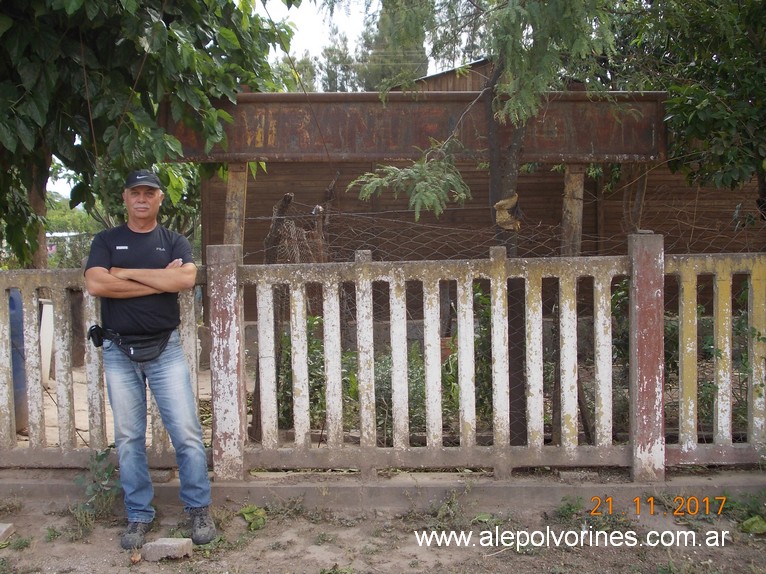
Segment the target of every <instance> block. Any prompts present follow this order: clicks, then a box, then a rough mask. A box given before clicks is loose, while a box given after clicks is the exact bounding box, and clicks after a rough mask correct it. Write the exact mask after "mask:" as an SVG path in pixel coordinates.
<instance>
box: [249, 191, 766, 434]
mask: <svg viewBox="0 0 766 574" xmlns="http://www.w3.org/2000/svg"><path fill="white" fill-rule="evenodd" d="M660 195H661V194H660ZM586 201H591V202H595V201H597V198H596V197H594V196H591V197H589V198H587V196H586ZM614 201H615V202H617V201H621V200H617V199H615V200H614ZM651 205H652V209H651V210H649V209H643V211H641V213H640V214H639V216H638V217H637V219H636V210H635V209H633V207H632V206H631V205H623V206H622V211H623V213H627V212H629V213H630V216H625V217H623V218H622V219H621V221H619V222H611V223H610V224H608V225H607V224H604V225H603V227H604V228H610V229H616V228H619V232H616V233H614V234H613V235H611V236H608V237H605V236H603V235H600V236H597V235H588V234H583V235H582V249H581V253H582V255H624V254H626V252H627V234H628V230H629V229H636V228H640V229H652V230H654V231H656V232H660V233H662V234H663V236H664V241H665V252H666V253H668V254H671V253H673V254H687V253H698V252H702V253H731V252H735V253H743V252H758V251H761V250H762V249H763V246H764V240H765V239H766V234H765V232H764V230H765V228H764V224H763V221H761V219H760V216H759V215H758V213H757V211H756V210H755V206H754V202H753V205H752V207H747V206H745V205H743V204H741V203H737V204H733V203H732V202H731V201H729V202H728V203H725V204H722V205H719V207H718V208H715V205H713V207H711V203H710V202H707V203H704V204H697V205H696V207H695V204H693V203H692V204H689V203H688V202H686V203H684V202H680V201H674V200H672V198H670V197H669V198H668V199H667V201H665V202H664V203H662V202H658V200H657V199H656V198H655V199H654V201H653V202H652V204H651ZM487 213H488V215H487V218H488V221H489V210H488V212H487ZM275 216H276V214H275ZM280 217H281V218H282V221H281V226H280V231H279V241H278V248H277V256H276V260H275V261H273V262H274V263H310V262H349V261H353V260H354V257H355V254H356V253H357V252H358V251H360V250H368V251H370V252H371V254H372V259H373V260H380V261H413V260H414V261H420V260H462V259H479V258H482V259H483V258H487V257H488V255H489V250H490V247H493V246H497V245H503V246H505V247H506V251H507V253H508V254H509V256H513V257H522V258H538V257H558V256H560V254H561V237H562V228H561V226H560V225H550V224H543V223H542V222H540V221H533V220H532V219H531V218H525V219H524V221H523V223H524V224H523V225H522V228H521V230H520V231H519V232H518V233H514V234H513V235H512V236H508V235H503V236H501V235H499V234H498V233H497V232H496V231H495V230H494V229H493V228H492V226H491V225H489V224H488V225H487V226H486V227H483V228H469V227H457V226H452V227H448V226H445V225H439V224H434V223H432V222H431V223H423V222H415V221H413V219H412V213H411V212H401V213H390V212H389V213H375V214H360V213H344V212H340V211H337V210H333V209H329V208H325V209H323V210H318V209H317V208H316V206H310V205H303V204H300V203H297V202H294V203H293V204H292V205H291V206H290V209H289V210H288V211H287V212H286V213H283V214H281V215H280ZM248 255H249V256H251V257H252V256H253V255H255V256H256V257H257V258H259V254H253V253H250V254H248ZM264 256H265V251H264ZM732 284H733V289H732V292H733V295H732V301H731V306H732V310H733V314H734V318H733V329H732V338H733V346H732V357H733V362H734V368H733V370H732V377H733V381H732V411H733V414H732V421H731V425H732V429H731V430H732V436H733V437H734V440H735V441H737V440H746V433H747V413H748V408H749V407H748V385H749V377H750V374H749V373H750V371H749V366H748V332H749V329H750V327H749V325H748V303H747V290H748V277H747V276H735V277H734V278H733V281H732ZM628 288H629V286H628V282H627V279H626V278H623V277H617V278H615V279H614V281H613V283H612V286H611V297H612V312H613V316H612V329H613V332H612V340H613V377H612V379H613V389H612V410H613V413H614V423H613V437H614V440H615V441H616V442H626V441H627V440H628V438H629V434H628V433H629V429H628V421H629V417H628V405H629V396H628V395H629V391H628V361H629V356H628V339H627V338H628V333H629V331H630V325H629V322H628V315H629V313H628V304H629V303H628ZM309 291H311V289H309ZM373 292H374V313H373V315H374V321H375V323H376V325H379V329H378V331H379V333H378V335H379V336H378V337H377V338H376V347H375V356H376V359H375V392H376V416H377V424H378V432H379V443H380V444H381V445H384V446H390V445H391V429H392V422H393V421H392V414H391V410H392V409H391V377H392V374H391V354H390V349H389V348H388V344H387V341H388V336H389V330H388V325H389V323H390V321H391V315H390V309H389V307H388V302H389V295H390V293H389V285H388V284H387V283H385V282H375V283H374V284H373ZM455 292H456V283H455V281H450V280H445V281H442V282H441V284H440V299H441V309H442V333H441V334H442V337H443V352H442V418H443V421H444V427H445V435H444V437H445V438H444V441H445V445H449V444H450V441H456V440H457V441H459V438H458V439H456V438H455V437H456V436H458V435H459V432H458V429H457V425H458V396H457V394H458V387H457V380H458V375H459V374H458V362H457V354H456V346H455V344H454V337H455V334H456V333H455V308H454V306H453V305H452V304H451V302H452V301H454V300H455ZM488 293H489V285H488V282H485V281H482V280H477V281H475V282H474V325H475V337H474V340H475V348H474V356H475V367H474V368H475V371H474V373H473V379H474V384H475V393H476V396H475V399H476V408H477V425H478V428H477V440H478V441H479V442H480V443H481V441H486V443H487V444H491V441H492V438H491V437H492V385H493V381H492V373H491V368H490V365H491V364H492V355H491V349H490V346H489V337H487V336H486V331H487V329H488V328H489V321H490V308H489V303H488ZM508 293H509V306H508V309H509V317H508V325H509V346H510V348H509V351H510V355H511V365H510V369H511V372H510V373H509V385H510V386H511V401H512V408H511V417H512V419H515V420H512V421H511V431H512V436H511V443H512V444H525V441H526V434H525V424H524V421H525V402H524V380H525V349H524V322H525V320H526V311H527V310H526V309H525V304H524V281H523V280H522V279H510V280H509V283H508ZM275 294H276V298H275V305H276V307H277V308H276V310H275V312H276V313H277V317H278V319H279V321H281V322H287V321H289V317H290V312H289V304H290V298H289V295H288V291H287V286H278V287H276V288H275ZM712 294H713V278H712V276H710V275H700V279H699V282H698V310H699V311H698V313H699V317H698V323H699V329H698V338H699V344H698V345H697V353H698V364H699V368H698V373H697V408H696V416H697V421H698V440H699V441H700V442H708V441H710V440H712V439H711V437H712V430H711V429H712V426H713V422H714V418H715V416H716V414H715V412H716V406H715V385H716V382H715V376H714V364H715V360H716V356H717V354H718V353H719V352H720V350H719V349H716V348H714V346H713V344H712V342H711V341H712V338H713V333H712V329H713V326H712V325H713V322H712V319H711V317H712V314H713V311H714V309H713V295H712ZM559 295H560V289H559V283H558V280H557V279H555V278H549V279H545V280H544V283H543V307H544V309H543V320H544V323H545V326H544V330H543V337H544V356H545V360H544V393H545V420H546V429H547V433H546V440H547V442H549V443H552V444H556V443H557V440H558V438H557V429H558V428H559V425H560V421H559V417H560V396H559V394H560V393H559V376H560V373H559V369H560V363H559V356H558V354H559V345H560V341H561V336H562V334H561V333H560V332H559V330H558V325H559V322H558V319H559V316H558V300H559ZM406 297H407V315H408V316H407V320H408V324H410V328H409V329H408V338H409V337H410V334H411V342H410V345H409V352H408V380H409V388H410V396H409V408H410V420H409V424H410V432H411V444H413V445H417V444H418V441H420V440H421V439H422V433H423V430H424V429H423V425H424V420H425V418H424V417H425V412H424V410H423V409H424V406H423V404H424V395H423V393H424V387H423V348H422V331H419V323H418V322H419V321H420V320H422V309H423V286H422V285H421V284H419V283H418V282H407V284H406ZM593 297H594V295H593V284H592V281H590V280H589V278H587V277H584V278H581V279H580V280H579V281H578V285H577V298H578V302H577V309H578V333H577V335H576V336H577V338H578V394H579V397H578V407H579V409H578V410H579V422H578V428H579V430H580V442H581V444H593V432H592V425H593V422H592V421H593V419H594V417H595V409H596V406H595V396H594V395H595V386H596V381H595V375H594V368H593V340H592V330H593V322H592V309H593ZM321 299H322V297H321V289H319V286H317V292H316V293H314V294H313V295H312V293H308V297H307V300H308V302H309V303H308V306H309V321H312V322H313V324H312V326H311V328H310V329H309V332H310V333H313V335H312V336H311V337H310V341H309V360H310V363H311V364H310V365H309V369H310V373H311V380H312V381H313V382H312V384H311V386H310V393H311V398H310V404H311V405H312V425H313V427H315V430H316V431H317V432H319V433H320V435H321V429H322V427H323V417H324V411H323V407H322V405H323V402H324V395H323V393H324V390H323V389H324V387H323V363H322V341H321V339H322V338H321V321H322V308H321ZM760 304H764V303H763V302H761V303H760ZM341 305H342V309H343V310H344V312H343V319H342V323H343V326H342V332H343V334H344V343H343V345H344V349H345V350H346V352H345V354H344V361H345V364H344V372H345V373H348V378H347V379H346V380H344V390H345V403H344V405H345V406H344V408H345V411H344V416H345V417H346V419H345V423H346V430H347V432H348V433H349V435H353V434H354V428H355V427H356V426H357V425H358V420H357V418H356V417H357V416H358V412H357V411H356V410H355V406H354V405H355V404H356V402H355V399H354V389H353V372H354V369H355V354H354V340H353V339H354V325H355V323H356V309H355V294H354V286H353V284H343V285H341ZM665 308H666V316H665V347H666V361H665V415H666V416H665V418H666V435H667V436H666V438H667V440H668V442H669V443H673V442H674V441H675V442H677V441H678V425H679V415H678V404H679V367H678V357H679V329H678V313H679V310H678V309H679V307H678V285H677V281H676V278H674V277H673V276H668V277H667V278H666V289H665ZM565 336H569V335H566V334H565ZM573 336H574V335H573ZM279 347H280V348H279V350H278V355H279V359H278V361H277V365H278V370H279V373H278V393H279V401H280V421H281V425H282V426H283V428H289V427H290V425H291V402H292V398H291V392H292V387H291V376H292V375H291V368H292V366H291V357H290V341H289V329H285V330H284V333H283V335H282V337H281V340H280V343H279ZM514 404H515V406H514Z"/></svg>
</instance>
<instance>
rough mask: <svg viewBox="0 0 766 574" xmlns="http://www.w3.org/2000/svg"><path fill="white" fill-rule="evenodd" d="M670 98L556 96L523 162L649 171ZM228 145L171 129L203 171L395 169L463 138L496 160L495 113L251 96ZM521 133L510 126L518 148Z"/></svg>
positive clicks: (434, 104) (475, 153) (429, 97)
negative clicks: (284, 166) (320, 166)
mask: <svg viewBox="0 0 766 574" xmlns="http://www.w3.org/2000/svg"><path fill="white" fill-rule="evenodd" d="M665 97H666V95H665V94H664V93H661V92H648V93H641V94H637V93H629V92H610V93H605V94H604V95H603V96H600V97H598V98H594V97H593V96H589V95H588V94H586V93H585V92H555V93H551V94H549V96H548V98H547V99H546V102H545V103H544V104H543V105H542V106H541V109H540V113H539V114H538V115H537V116H536V117H535V118H534V119H532V120H530V122H529V124H528V127H527V133H526V134H525V139H524V144H523V149H522V160H523V161H526V162H547V163H551V162H553V163H588V162H648V161H657V160H661V159H663V158H664V154H665V127H664V124H663V101H664V99H665ZM223 107H224V109H226V110H227V111H228V112H229V113H230V114H231V115H232V117H233V118H234V122H233V123H232V124H227V125H226V127H225V129H226V135H227V146H226V148H225V149H224V148H223V147H222V146H217V147H215V148H213V150H212V151H211V152H210V153H209V154H205V153H204V146H203V143H202V140H201V139H200V137H199V136H198V135H197V134H195V133H194V132H193V131H191V130H189V129H187V128H184V127H183V126H180V125H178V124H175V125H173V124H168V130H169V131H170V132H171V133H173V134H174V135H175V136H176V137H177V138H178V139H179V140H180V141H181V143H182V144H183V148H184V157H185V159H187V160H189V161H200V162H206V161H211V162H245V161H365V162H369V161H378V162H384V161H394V160H402V159H416V158H418V157H420V155H421V150H424V149H427V148H428V147H429V146H430V144H431V141H432V140H436V141H444V140H446V139H447V138H448V137H450V135H452V134H453V133H456V135H457V137H458V139H459V140H460V141H461V142H462V144H463V145H464V146H465V150H466V151H465V154H464V155H465V156H466V157H470V158H475V159H476V160H477V161H484V160H486V159H487V157H486V155H487V154H486V150H487V114H486V111H485V104H484V101H483V100H482V99H481V98H480V93H479V92H421V93H419V94H406V93H390V94H388V96H387V98H386V100H385V102H383V101H381V99H380V95H379V94H377V93H309V94H301V93H243V94H240V95H239V96H238V100H237V105H234V104H231V103H227V104H225V105H224V106H223ZM513 129H514V128H513V126H512V125H510V124H505V125H502V126H500V134H501V137H502V138H504V141H509V140H510V135H511V133H512V130H513Z"/></svg>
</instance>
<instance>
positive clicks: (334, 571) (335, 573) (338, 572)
mask: <svg viewBox="0 0 766 574" xmlns="http://www.w3.org/2000/svg"><path fill="white" fill-rule="evenodd" d="M319 574H354V569H353V568H351V566H344V567H343V568H339V567H338V565H337V564H333V566H332V568H330V569H329V570H328V569H327V568H322V569H321V570H320V571H319Z"/></svg>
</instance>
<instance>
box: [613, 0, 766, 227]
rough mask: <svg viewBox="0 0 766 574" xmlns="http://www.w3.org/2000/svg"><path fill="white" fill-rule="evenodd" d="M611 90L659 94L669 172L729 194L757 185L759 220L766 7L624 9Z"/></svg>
mask: <svg viewBox="0 0 766 574" xmlns="http://www.w3.org/2000/svg"><path fill="white" fill-rule="evenodd" d="M625 8H626V10H625V11H624V12H623V15H622V17H621V18H620V20H619V23H620V28H619V29H620V32H621V34H620V35H621V37H622V38H624V40H623V42H621V44H620V47H621V50H620V54H619V56H620V57H619V58H615V59H614V61H613V62H611V63H610V66H609V68H610V72H611V73H612V75H613V77H614V79H615V84H616V87H618V88H622V89H647V88H648V89H660V90H665V91H667V92H668V94H669V98H668V100H667V102H666V111H667V118H666V120H667V126H668V131H669V134H670V138H669V146H668V157H669V160H670V166H671V168H673V169H675V170H680V171H683V172H685V173H686V174H687V175H688V177H689V180H690V181H691V182H694V183H701V184H713V185H715V186H716V187H719V188H735V187H737V186H740V185H742V184H744V183H747V182H749V181H751V180H752V179H753V177H755V178H756V181H757V185H758V207H759V208H760V210H761V214H762V215H763V216H764V218H766V176H765V174H766V130H764V126H766V66H765V65H764V62H766V4H764V2H762V1H761V0H718V1H716V2H712V1H710V0H684V1H683V2H680V1H677V0H665V1H663V2H647V1H641V0H636V1H633V2H627V3H626V6H625Z"/></svg>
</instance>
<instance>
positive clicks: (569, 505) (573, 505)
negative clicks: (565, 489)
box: [552, 496, 585, 524]
mask: <svg viewBox="0 0 766 574" xmlns="http://www.w3.org/2000/svg"><path fill="white" fill-rule="evenodd" d="M584 509H585V506H584V504H583V500H582V497H580V496H565V497H563V498H562V499H561V504H559V506H557V507H556V508H555V509H554V511H553V517H552V518H553V520H554V521H555V522H558V523H560V524H574V523H576V522H577V521H578V520H579V518H580V516H581V515H582V512H583V510H584Z"/></svg>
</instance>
